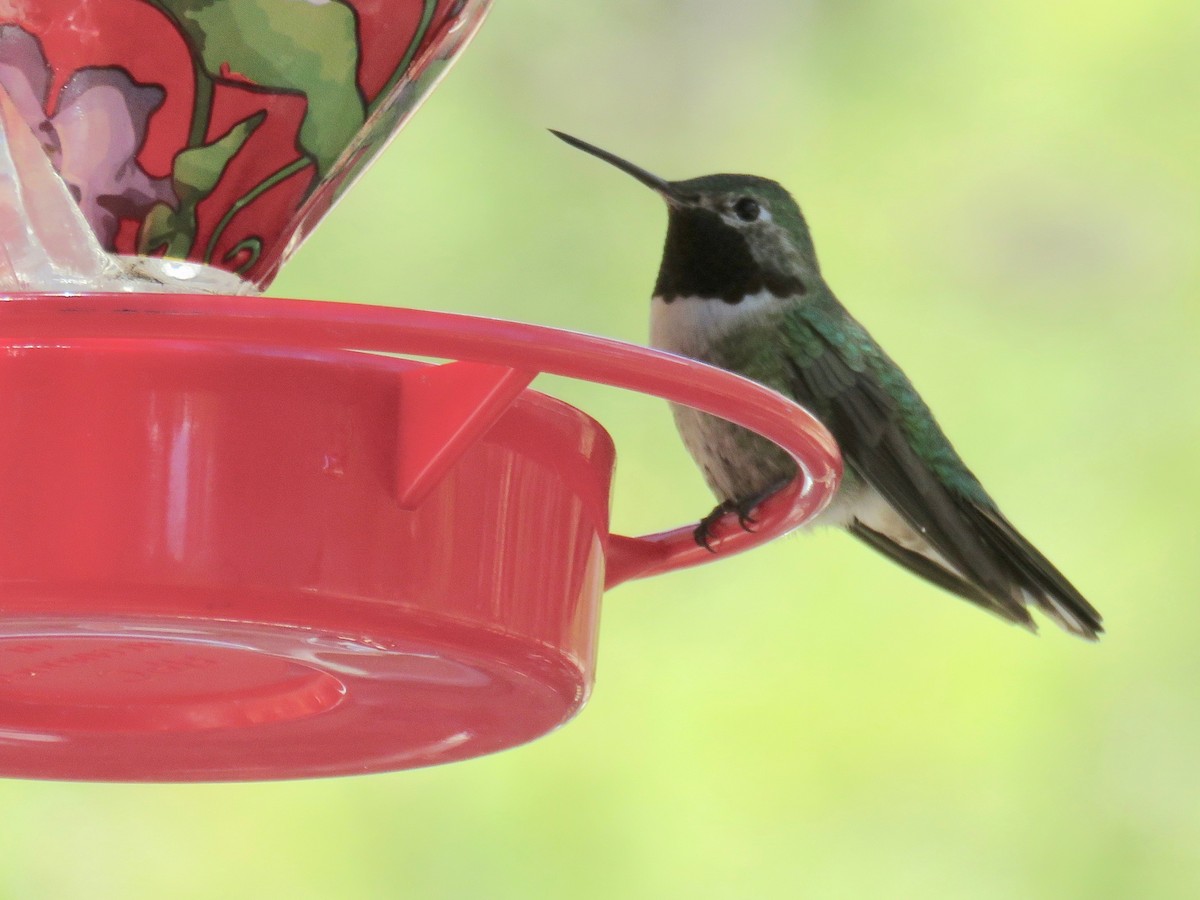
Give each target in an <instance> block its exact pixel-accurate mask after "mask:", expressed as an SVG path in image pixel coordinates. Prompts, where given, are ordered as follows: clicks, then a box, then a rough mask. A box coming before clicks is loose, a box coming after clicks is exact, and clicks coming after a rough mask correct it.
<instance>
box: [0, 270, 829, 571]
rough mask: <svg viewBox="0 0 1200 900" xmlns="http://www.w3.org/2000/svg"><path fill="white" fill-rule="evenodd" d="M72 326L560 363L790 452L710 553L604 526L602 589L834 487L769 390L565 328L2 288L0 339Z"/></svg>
mask: <svg viewBox="0 0 1200 900" xmlns="http://www.w3.org/2000/svg"><path fill="white" fill-rule="evenodd" d="M79 337H121V338H147V339H159V340H172V339H174V340H201V341H236V342H247V343H254V344H259V345H263V346H273V347H277V348H279V349H281V350H284V351H288V352H302V351H305V350H332V349H354V350H365V351H371V352H378V353H397V354H407V355H411V356H426V357H437V358H441V359H458V360H471V361H475V362H480V363H486V364H490V365H495V366H501V367H506V368H510V369H514V370H522V371H526V372H531V373H537V372H544V373H547V374H554V375H563V376H566V377H569V378H578V379H582V380H585V381H593V382H597V383H600V384H607V385H610V386H612V387H618V388H622V389H626V390H631V391H637V392H640V393H645V394H651V395H654V396H657V397H661V398H663V399H665V400H670V401H672V402H675V403H682V404H685V405H688V406H692V407H694V408H696V409H699V410H702V411H704V412H708V413H712V414H713V415H716V416H719V417H720V418H723V419H727V420H728V421H731V422H735V423H736V424H738V425H742V426H743V427H745V428H748V429H750V430H752V431H755V432H757V433H759V434H761V435H762V436H764V437H766V438H768V439H769V440H771V441H774V442H775V443H776V444H778V445H779V446H780V447H782V448H783V449H784V450H786V451H787V452H788V453H790V454H791V455H792V457H793V458H794V459H795V460H796V462H797V464H798V466H799V469H800V473H799V475H798V476H797V478H796V480H795V481H794V482H793V483H792V484H791V485H790V486H789V487H788V488H786V489H785V490H783V491H781V492H780V493H779V494H777V495H776V496H775V497H773V498H771V499H770V500H769V501H768V502H766V503H764V504H763V505H762V507H761V508H760V509H759V511H758V514H757V515H756V518H757V519H758V525H757V527H756V529H755V531H753V532H747V531H744V530H742V529H741V528H740V527H738V526H737V525H736V523H734V522H731V521H725V522H723V523H719V524H718V526H717V528H716V529H715V530H714V534H713V541H712V546H713V547H714V548H715V549H716V550H718V551H719V552H718V553H716V554H713V553H710V552H708V551H706V550H704V549H703V548H701V547H698V546H696V544H695V541H694V540H693V539H692V531H693V528H694V526H692V525H687V526H684V527H681V528H677V529H672V530H670V531H664V532H661V533H658V534H652V535H643V536H641V537H636V538H629V537H624V536H621V535H612V536H610V538H609V541H608V547H607V570H606V577H605V585H606V587H613V586H615V585H617V584H620V583H622V582H624V581H628V580H630V579H632V578H643V577H646V576H649V575H657V574H660V573H664V572H668V571H671V570H674V569H679V568H685V567H687V566H694V565H701V564H705V563H709V562H713V561H714V560H715V559H717V558H720V557H724V556H728V555H730V554H732V553H737V552H741V551H743V550H748V549H750V548H752V547H756V546H758V545H759V544H763V543H766V542H767V541H770V540H773V539H775V538H777V537H779V536H781V535H783V534H786V533H787V532H789V531H792V530H793V529H795V528H797V527H798V526H800V525H802V524H803V523H805V522H807V521H808V520H809V519H811V518H813V517H814V516H816V515H817V514H818V513H819V512H820V511H821V510H822V509H824V508H825V506H826V504H828V502H829V501H830V499H831V498H832V497H833V494H834V491H835V490H836V489H837V485H838V482H839V481H840V479H841V474H842V459H841V454H840V453H839V451H838V448H837V444H836V442H835V441H834V439H833V436H832V435H830V434H829V431H828V430H827V429H826V428H825V426H824V425H822V424H821V422H820V421H818V420H817V419H816V417H814V416H813V415H812V414H811V413H810V412H808V411H807V410H806V409H804V408H802V407H800V406H798V405H797V404H795V403H794V402H792V401H791V400H788V399H787V398H785V397H783V396H781V395H780V394H778V393H776V392H775V391H772V390H770V389H769V388H766V387H763V386H762V385H760V384H756V383H755V382H753V381H750V380H748V379H746V378H742V377H740V376H738V375H735V374H733V373H730V372H726V371H722V370H720V369H717V368H715V367H713V366H709V365H705V364H704V363H700V362H697V361H695V360H691V359H686V358H684V357H681V356H677V355H675V354H671V353H664V352H661V351H658V350H653V349H651V348H648V347H642V346H638V345H635V344H629V343H626V342H624V341H617V340H612V339H609V338H603V337H597V336H595V335H588V334H581V333H578V332H572V331H566V330H563V329H557V328H550V327H546V326H541V325H530V324H526V323H520V322H509V321H506V320H502V319H489V318H484V317H480V316H467V315H460V314H455V313H444V312H434V311H430V310H417V309H404V308H393V307H379V306H366V305H362V304H352V303H332V302H328V301H314V300H290V299H277V298H269V297H239V296H220V295H199V294H106V293H88V294H74V295H42V294H10V295H6V296H3V297H0V338H2V339H7V340H10V341H11V340H21V339H25V340H30V341H44V340H48V339H56V338H58V339H69V338H79Z"/></svg>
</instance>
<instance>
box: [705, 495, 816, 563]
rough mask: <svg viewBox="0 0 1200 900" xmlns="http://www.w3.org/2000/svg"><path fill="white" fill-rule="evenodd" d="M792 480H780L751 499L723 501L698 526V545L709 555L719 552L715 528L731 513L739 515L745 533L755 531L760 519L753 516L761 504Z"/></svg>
mask: <svg viewBox="0 0 1200 900" xmlns="http://www.w3.org/2000/svg"><path fill="white" fill-rule="evenodd" d="M791 480H792V479H791V478H790V477H788V478H783V479H780V480H779V481H777V482H773V483H772V484H771V485H769V486H768V487H767V488H766V490H762V491H759V492H758V493H757V494H751V495H750V496H749V497H744V498H742V499H741V500H723V501H721V502H720V503H718V504H717V505H716V506H715V507H713V511H712V512H710V513H709V514H708V515H707V516H705V517H704V518H703V519H701V520H700V524H698V525H697V526H696V530H695V531H694V532H693V534H694V535H695V538H696V543H697V544H699V545H700V546H701V547H703V548H704V549H705V550H707V551H708V552H709V553H716V552H717V551H716V549H715V548H714V547H713V545H712V529H713V526H714V525H716V524H717V522H719V521H721V519H723V518H725V516H727V515H729V514H730V513H734V514H735V515H737V520H738V525H740V526H741V527H742V530H743V531H754V526H755V525H757V524H758V519H756V518H754V515H753V513H754V510H755V509H757V508H758V506H759V504H760V503H762V502H763V501H765V500H767V499H768V498H769V497H772V496H773V495H775V494H776V493H778V492H779V491H781V490H783V489H784V488H785V487H787V486H788V484H789V483H790V482H791Z"/></svg>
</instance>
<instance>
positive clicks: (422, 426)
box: [396, 362, 537, 509]
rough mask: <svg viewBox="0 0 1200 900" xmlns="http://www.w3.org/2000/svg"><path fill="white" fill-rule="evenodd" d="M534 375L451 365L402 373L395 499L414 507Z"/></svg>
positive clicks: (490, 367)
mask: <svg viewBox="0 0 1200 900" xmlns="http://www.w3.org/2000/svg"><path fill="white" fill-rule="evenodd" d="M536 375H537V373H536V372H528V371H525V370H522V369H511V368H509V367H507V366H495V365H489V364H487V363H476V362H450V363H445V364H444V365H440V366H423V367H421V368H419V369H408V370H404V371H401V372H400V401H399V402H400V409H399V415H398V418H397V422H398V431H399V433H398V435H397V442H396V500H397V501H398V502H399V504H400V505H401V506H402V507H403V508H405V509H416V508H417V507H418V506H420V505H421V502H422V501H423V500H424V499H425V498H426V497H427V496H428V495H429V492H430V491H432V490H433V489H434V488H435V487H436V486H437V484H438V482H439V481H441V479H442V477H443V476H444V475H445V474H446V473H447V472H448V471H449V470H450V467H451V466H453V465H454V463H455V462H457V461H458V459H459V457H460V456H462V454H463V453H464V452H465V451H466V450H467V448H469V447H470V446H471V445H472V444H473V443H475V441H477V440H478V439H479V438H481V437H482V436H483V435H484V433H485V432H487V430H488V429H489V428H490V427H491V426H492V424H493V423H494V422H495V421H496V420H497V419H498V418H500V416H501V415H502V414H503V413H504V411H505V410H506V409H508V407H509V405H510V404H511V403H512V402H513V400H515V399H516V398H517V397H518V396H519V395H520V393H521V392H522V391H524V390H525V388H526V387H527V386H528V385H529V382H531V381H532V380H533V379H534V377H535V376H536Z"/></svg>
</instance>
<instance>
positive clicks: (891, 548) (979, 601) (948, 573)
mask: <svg viewBox="0 0 1200 900" xmlns="http://www.w3.org/2000/svg"><path fill="white" fill-rule="evenodd" d="M847 530H848V531H849V532H850V533H851V534H852V535H854V536H855V537H856V538H858V539H859V540H861V541H862V542H863V543H864V544H866V545H867V546H868V547H870V548H871V549H873V550H877V551H878V552H879V553H882V554H883V555H884V556H886V557H887V558H888V559H890V560H892V562H895V563H899V564H900V565H902V566H904V568H906V569H908V570H909V571H910V572H912V573H914V574H916V575H919V576H921V577H922V578H924V579H925V580H926V581H929V582H931V583H933V584H935V585H937V586H938V587H940V588H941V589H942V590H945V591H949V592H950V593H951V594H954V595H956V596H958V597H962V598H963V599H964V600H969V601H970V602H971V603H974V604H975V605H976V606H979V607H982V608H983V609H985V610H987V611H988V612H990V613H993V614H994V615H997V616H999V617H1000V618H1002V619H1005V620H1007V621H1009V622H1012V623H1014V624H1016V625H1021V626H1023V627H1025V628H1028V629H1029V630H1030V631H1037V625H1035V624H1034V621H1033V617H1032V616H1030V615H1029V612H1028V611H1027V610H1026V609H1025V607H1024V605H1023V604H1021V603H1019V602H1017V603H1013V602H1009V603H997V602H996V600H995V599H993V598H992V596H991V595H990V594H988V593H987V592H986V591H983V590H980V588H978V587H977V586H976V585H974V584H972V583H971V582H970V581H968V580H967V579H965V578H963V577H962V576H961V575H959V574H958V573H957V572H955V571H953V570H951V569H947V568H945V567H944V566H940V565H938V564H937V563H936V562H934V561H933V560H932V559H930V558H929V557H928V556H924V555H923V554H920V553H918V552H917V551H915V550H909V549H908V548H907V547H903V546H901V545H900V544H897V543H896V542H895V541H893V540H892V539H891V538H889V537H888V536H887V535H885V534H883V533H882V532H879V531H876V530H875V529H873V528H868V527H867V526H866V525H864V524H863V523H862V522H860V521H858V520H857V519H854V520H853V521H851V523H850V525H849V526H848V528H847Z"/></svg>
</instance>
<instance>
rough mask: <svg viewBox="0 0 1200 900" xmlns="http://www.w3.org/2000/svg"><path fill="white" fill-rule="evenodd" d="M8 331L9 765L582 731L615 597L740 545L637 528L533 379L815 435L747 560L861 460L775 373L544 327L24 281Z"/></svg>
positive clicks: (401, 753)
mask: <svg viewBox="0 0 1200 900" xmlns="http://www.w3.org/2000/svg"><path fill="white" fill-rule="evenodd" d="M0 345H3V346H4V347H5V349H6V353H5V354H4V355H3V358H0V382H3V383H4V385H5V389H6V390H5V392H3V394H0V505H3V507H4V508H5V510H6V518H4V519H2V520H0V774H4V775H11V776H19V777H46V778H73V779H99V780H157V781H162V780H175V781H186V780H193V781H200V780H246V779H269V778H286V777H314V776H324V775H337V774H351V773H364V772H375V771H385V770H391V769H400V768H406V767H411V766H418V765H430V764H435V763H441V762H448V761H452V760H456V759H462V758H466V757H471V756H476V755H479V754H481V753H488V752H492V751H495V750H500V749H504V748H506V747H511V746H514V745H516V744H519V743H522V742H524V741H527V740H530V739H532V738H535V737H537V736H539V735H541V734H544V733H546V732H547V731H549V730H551V729H553V728H555V727H557V726H558V725H560V724H562V723H563V722H565V721H567V720H568V719H569V718H570V717H571V716H573V715H574V714H575V713H576V712H578V710H579V709H580V708H581V707H582V705H583V703H584V702H585V701H586V698H587V696H588V693H589V691H590V689H591V686H592V682H593V677H594V665H595V650H596V636H597V623H598V614H599V612H598V610H599V599H600V595H601V592H602V590H603V588H604V586H606V585H607V586H611V585H613V584H617V583H620V582H621V581H624V580H627V579H630V578H637V577H643V576H646V575H650V574H655V573H657V572H663V571H667V570H669V569H673V568H678V567H680V566H684V565H691V564H695V563H700V562H708V561H710V560H712V559H716V558H720V556H721V555H722V554H721V553H720V552H719V553H718V554H715V555H714V554H711V553H709V552H708V551H706V550H703V549H702V548H699V547H697V546H696V545H695V543H694V540H693V539H692V526H690V525H689V526H685V527H682V528H678V529H675V530H673V531H669V532H664V533H662V534H658V535H649V536H643V537H638V538H630V537H623V536H619V535H612V534H610V533H609V529H608V518H607V510H608V502H609V480H610V478H611V472H612V465H613V448H612V444H611V441H610V439H609V438H608V436H607V434H606V433H605V432H604V430H603V429H602V428H601V427H600V426H599V425H598V424H596V423H595V422H593V421H592V420H591V419H589V418H588V417H587V416H585V415H584V414H582V413H580V412H579V411H578V410H574V409H573V408H571V407H569V406H567V405H566V404H563V403H561V402H559V401H556V400H553V399H551V398H547V397H544V396H542V395H540V394H537V393H536V392H532V391H527V390H525V385H526V384H528V381H529V379H530V378H532V377H533V375H534V374H535V373H536V372H539V371H541V372H552V373H555V374H559V375H567V376H573V377H579V378H587V379H590V380H593V381H597V382H602V383H606V384H610V385H615V386H618V387H622V388H628V389H632V390H640V391H645V392H649V393H652V394H656V395H658V396H661V397H664V398H666V399H669V400H673V401H677V402H682V403H688V404H691V405H693V406H696V407H697V408H700V409H703V410H705V411H708V412H712V413H714V414H717V415H722V416H724V417H726V418H729V419H731V420H733V421H735V422H737V423H739V424H742V425H745V426H747V427H750V428H753V429H755V430H756V431H759V432H760V433H762V434H763V435H765V436H766V437H768V438H770V439H772V440H775V441H776V442H777V443H779V444H780V445H782V446H784V447H785V448H786V449H787V450H788V451H789V452H791V453H792V454H793V455H794V456H795V457H796V458H797V461H798V462H799V464H800V466H801V470H802V476H801V477H800V478H798V479H797V481H796V483H795V484H793V485H792V486H791V487H790V488H789V489H788V490H786V491H785V492H783V493H782V494H781V495H780V496H778V497H776V498H773V499H772V500H771V501H769V502H768V504H766V505H765V506H764V508H763V510H761V511H760V519H761V523H762V524H761V526H760V528H759V530H758V531H756V532H754V533H746V532H743V531H742V530H741V529H740V528H738V526H737V525H736V523H728V524H729V527H728V528H726V529H724V530H721V531H719V532H718V534H717V536H716V542H715V543H716V545H717V547H718V550H719V551H725V552H728V551H733V550H740V549H745V548H747V547H750V546H753V545H755V544H758V543H761V542H763V541H765V540H768V539H770V538H771V537H773V536H775V535H777V534H780V533H782V532H784V531H786V530H789V529H790V528H792V527H794V526H795V525H797V524H799V523H801V522H802V521H804V519H805V518H807V517H810V516H812V515H815V514H816V513H817V512H818V511H819V510H820V509H821V508H822V507H823V505H824V504H825V503H826V502H827V500H828V498H829V497H830V495H831V494H832V492H833V490H834V488H835V486H836V483H837V478H838V475H839V474H840V468H839V467H840V463H839V459H838V456H837V452H836V449H835V447H834V445H833V443H832V441H831V440H830V438H829V436H828V434H827V433H826V432H825V431H824V429H823V428H821V427H820V426H819V425H818V424H817V423H816V422H815V420H813V419H812V417H811V416H809V415H808V414H807V413H805V412H804V411H803V410H800V409H799V408H798V407H796V406H795V405H794V404H792V403H790V402H789V401H787V400H785V399H784V398H782V397H780V396H778V395H777V394H774V393H773V392H771V391H768V390H766V389H765V388H762V387H760V386H758V385H755V384H753V383H751V382H748V381H745V380H744V379H741V378H738V377H737V376H734V375H730V374H729V373H726V372H721V371H719V370H716V369H712V368H710V367H707V366H703V365H701V364H699V363H695V362H692V361H690V360H685V359H682V358H679V357H675V356H671V355H668V354H663V353H658V352H655V351H652V350H647V349H644V348H640V347H635V346H631V345H628V344H623V343H620V342H616V341H610V340H605V339H602V338H595V337H589V336H585V335H580V334H573V333H569V332H563V331H557V330H554V329H549V328H541V327H537V326H531V325H520V324H515V323H509V322H500V321H495V320H488V319H479V318H473V317H466V316H457V315H450V314H444V313H429V312H421V311H413V310H398V309H386V308H377V307H366V306H352V305H347V304H332V303H318V302H306V301H294V300H271V299H260V298H242V297H230V298H226V297H206V296H184V297H178V296H160V295H153V296H142V295H80V296H69V297H66V296H21V297H11V298H7V299H6V300H4V301H3V302H0ZM364 350H365V351H371V352H366V353H364V352H360V351H364ZM397 353H404V354H411V355H420V356H431V357H441V358H448V359H453V360H457V362H453V363H450V364H447V365H445V366H430V365H427V364H424V363H418V362H415V361H412V360H404V359H397V358H394V357H391V356H388V355H383V354H397Z"/></svg>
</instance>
